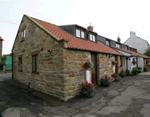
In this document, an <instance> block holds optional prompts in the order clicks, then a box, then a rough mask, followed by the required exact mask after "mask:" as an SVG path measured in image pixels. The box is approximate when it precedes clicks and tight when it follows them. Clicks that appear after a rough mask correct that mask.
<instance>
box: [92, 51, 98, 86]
mask: <svg viewBox="0 0 150 117" xmlns="http://www.w3.org/2000/svg"><path fill="white" fill-rule="evenodd" d="M92 54H93V55H94V56H95V65H96V66H95V72H96V75H95V76H96V85H98V53H95V52H91V57H92ZM91 72H92V70H91ZM91 75H92V74H91ZM91 79H92V78H91Z"/></svg>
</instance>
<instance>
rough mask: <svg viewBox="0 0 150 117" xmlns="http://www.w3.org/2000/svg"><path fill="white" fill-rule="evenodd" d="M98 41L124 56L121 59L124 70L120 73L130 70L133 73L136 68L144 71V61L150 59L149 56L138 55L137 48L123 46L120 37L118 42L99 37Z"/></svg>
mask: <svg viewBox="0 0 150 117" xmlns="http://www.w3.org/2000/svg"><path fill="white" fill-rule="evenodd" d="M98 39H99V40H100V41H101V42H102V43H104V44H106V45H107V46H109V47H112V48H113V49H115V50H116V51H118V52H119V53H121V54H122V55H123V56H122V57H121V59H122V65H123V69H120V71H121V70H123V71H126V70H129V71H130V72H131V71H132V69H133V68H134V67H141V68H142V71H143V68H144V65H145V62H144V61H145V60H146V59H148V58H149V57H148V56H145V55H143V54H140V53H137V49H136V48H132V47H129V46H128V45H125V44H122V43H121V39H120V38H119V37H118V38H117V41H114V40H112V39H109V38H106V37H103V36H100V35H99V38H98ZM118 67H120V66H118ZM120 71H119V72H120Z"/></svg>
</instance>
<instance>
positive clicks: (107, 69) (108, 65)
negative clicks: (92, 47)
mask: <svg viewBox="0 0 150 117" xmlns="http://www.w3.org/2000/svg"><path fill="white" fill-rule="evenodd" d="M98 59H99V60H98V61H99V62H98V72H99V73H98V74H99V76H98V79H99V80H100V79H101V77H102V76H104V75H108V76H111V75H112V74H113V73H114V72H113V65H112V61H115V55H109V54H98ZM123 64H124V62H123ZM116 66H117V67H118V74H119V73H120V71H121V70H122V67H123V66H121V61H120V56H117V65H116ZM116 66H115V67H116Z"/></svg>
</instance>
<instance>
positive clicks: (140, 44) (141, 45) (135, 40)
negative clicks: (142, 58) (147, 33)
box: [124, 32, 149, 54]
mask: <svg viewBox="0 0 150 117" xmlns="http://www.w3.org/2000/svg"><path fill="white" fill-rule="evenodd" d="M124 44H126V45H128V46H130V47H133V48H136V49H137V52H139V53H142V54H144V53H145V50H147V49H148V48H149V44H148V43H147V41H146V40H143V39H141V38H140V37H137V36H136V34H135V32H130V37H129V38H128V39H127V41H125V42H124Z"/></svg>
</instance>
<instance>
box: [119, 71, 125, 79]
mask: <svg viewBox="0 0 150 117" xmlns="http://www.w3.org/2000/svg"><path fill="white" fill-rule="evenodd" d="M119 76H120V77H122V78H123V77H125V76H126V74H125V72H124V71H123V70H122V71H121V72H120V73H119Z"/></svg>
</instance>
